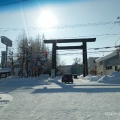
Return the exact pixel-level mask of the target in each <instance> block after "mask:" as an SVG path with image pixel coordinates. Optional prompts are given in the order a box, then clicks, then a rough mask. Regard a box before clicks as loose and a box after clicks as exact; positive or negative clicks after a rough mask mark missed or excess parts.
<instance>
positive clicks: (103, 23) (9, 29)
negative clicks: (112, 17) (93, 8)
mask: <svg viewBox="0 0 120 120" xmlns="http://www.w3.org/2000/svg"><path fill="white" fill-rule="evenodd" d="M118 23H120V21H108V22H99V23H87V24H72V25H59V26H51V27H28V28H27V29H28V30H41V29H65V28H77V27H88V26H98V25H107V24H118ZM11 30H12V31H19V30H20V31H25V28H0V31H3V32H7V31H11Z"/></svg>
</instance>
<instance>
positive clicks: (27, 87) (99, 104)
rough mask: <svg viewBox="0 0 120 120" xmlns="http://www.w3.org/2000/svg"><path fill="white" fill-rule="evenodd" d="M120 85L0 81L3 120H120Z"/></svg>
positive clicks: (76, 80) (48, 81)
mask: <svg viewBox="0 0 120 120" xmlns="http://www.w3.org/2000/svg"><path fill="white" fill-rule="evenodd" d="M119 103H120V84H105V83H104V84H103V83H98V82H96V81H95V82H90V81H85V80H83V79H80V78H79V79H74V83H73V84H63V83H61V78H60V77H56V78H55V79H52V78H13V79H12V78H6V79H1V80H0V120H113V119H114V120H119V118H120V105H119Z"/></svg>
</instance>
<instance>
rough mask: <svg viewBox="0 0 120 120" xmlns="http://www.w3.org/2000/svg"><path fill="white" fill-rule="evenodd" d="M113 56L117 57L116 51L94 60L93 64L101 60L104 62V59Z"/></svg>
mask: <svg viewBox="0 0 120 120" xmlns="http://www.w3.org/2000/svg"><path fill="white" fill-rule="evenodd" d="M115 55H117V50H115V51H114V52H112V53H110V54H108V55H106V56H103V57H101V58H98V59H96V60H95V62H100V61H102V60H106V59H108V58H111V57H113V56H115Z"/></svg>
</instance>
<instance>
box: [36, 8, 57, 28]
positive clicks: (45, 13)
mask: <svg viewBox="0 0 120 120" xmlns="http://www.w3.org/2000/svg"><path fill="white" fill-rule="evenodd" d="M37 24H38V26H39V27H42V28H49V27H52V26H56V25H57V24H58V20H57V18H56V16H55V14H54V12H53V11H50V10H42V11H41V12H40V15H39V17H38V19H37Z"/></svg>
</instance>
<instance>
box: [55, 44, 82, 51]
mask: <svg viewBox="0 0 120 120" xmlns="http://www.w3.org/2000/svg"><path fill="white" fill-rule="evenodd" d="M62 49H83V45H81V46H60V47H59V46H56V50H62Z"/></svg>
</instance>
